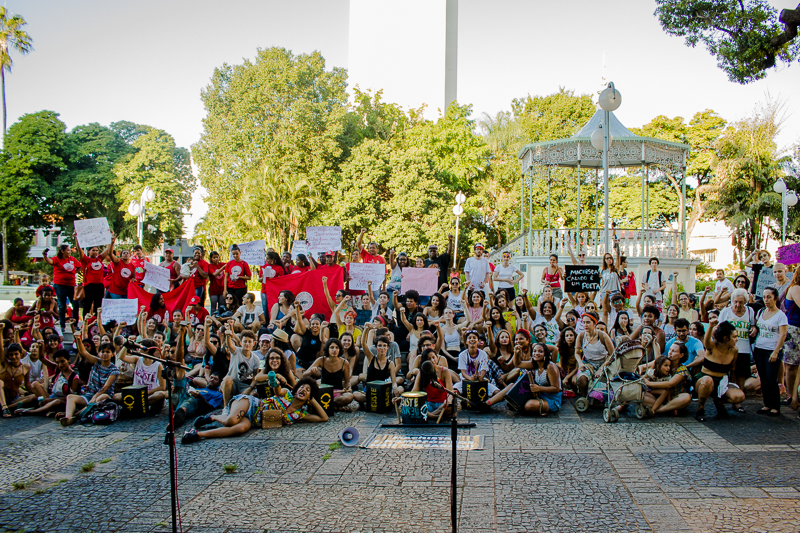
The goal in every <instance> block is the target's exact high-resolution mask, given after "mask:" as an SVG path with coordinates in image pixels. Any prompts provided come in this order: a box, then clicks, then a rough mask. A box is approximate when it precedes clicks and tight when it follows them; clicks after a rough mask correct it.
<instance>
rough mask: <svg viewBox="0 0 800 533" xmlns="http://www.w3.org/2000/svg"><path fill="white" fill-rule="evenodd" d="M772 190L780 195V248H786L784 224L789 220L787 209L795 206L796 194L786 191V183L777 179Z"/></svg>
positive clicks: (781, 179)
mask: <svg viewBox="0 0 800 533" xmlns="http://www.w3.org/2000/svg"><path fill="white" fill-rule="evenodd" d="M772 190H773V191H775V192H776V193H778V194H780V195H781V210H782V212H783V228H782V229H783V231H782V232H781V246H786V223H787V222H788V219H789V208H790V207H794V206H795V205H797V193H796V192H794V191H790V190H787V187H786V182H785V181H783V178H780V179H778V181H776V182H775V183H774V184H773V185H772Z"/></svg>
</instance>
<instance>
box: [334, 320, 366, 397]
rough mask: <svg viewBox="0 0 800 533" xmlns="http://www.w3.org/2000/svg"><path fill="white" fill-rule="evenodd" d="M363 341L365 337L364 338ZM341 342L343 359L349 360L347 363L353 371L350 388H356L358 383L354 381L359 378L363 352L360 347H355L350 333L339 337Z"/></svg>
mask: <svg viewBox="0 0 800 533" xmlns="http://www.w3.org/2000/svg"><path fill="white" fill-rule="evenodd" d="M362 339H363V336H362ZM339 341H340V342H341V343H342V355H341V356H342V357H344V358H345V359H347V362H348V363H349V364H350V369H351V371H352V375H351V376H350V386H351V387H352V388H355V386H356V384H357V381H356V383H355V384H354V383H353V379H354V378H357V377H358V376H357V372H358V366H356V365H358V363H359V361H360V360H361V350H360V348H359V347H358V346H356V345H355V343H354V341H353V335H351V334H350V333H347V332H345V333H342V335H341V336H340V337H339Z"/></svg>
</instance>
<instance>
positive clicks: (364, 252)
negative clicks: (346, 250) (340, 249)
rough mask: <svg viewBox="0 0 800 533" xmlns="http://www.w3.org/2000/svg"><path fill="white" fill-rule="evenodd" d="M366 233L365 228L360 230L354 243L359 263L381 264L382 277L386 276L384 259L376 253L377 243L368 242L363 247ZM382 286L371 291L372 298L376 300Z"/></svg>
mask: <svg viewBox="0 0 800 533" xmlns="http://www.w3.org/2000/svg"><path fill="white" fill-rule="evenodd" d="M366 233H367V229H366V228H362V229H361V233H359V235H358V241H357V242H356V248H357V249H358V251H359V253H360V254H361V262H362V263H373V264H381V265H383V269H384V275H385V274H386V259H384V258H383V256H382V255H380V254H379V251H378V243H377V242H375V241H372V242H370V243H369V244H368V245H367V246H366V248H365V247H364V244H363V242H364V235H365V234H366ZM382 285H383V284H381V285H379V286H378V287H376V288H374V289H372V296H373V297H374V298H375V299H376V300H377V299H378V295H379V294H380V292H381V288H382Z"/></svg>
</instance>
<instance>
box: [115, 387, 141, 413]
mask: <svg viewBox="0 0 800 533" xmlns="http://www.w3.org/2000/svg"><path fill="white" fill-rule="evenodd" d="M120 392H121V394H122V413H120V414H121V415H122V418H141V417H143V416H144V415H146V414H147V387H145V386H142V385H140V386H138V387H133V386H131V387H123V388H122V390H121V391H120Z"/></svg>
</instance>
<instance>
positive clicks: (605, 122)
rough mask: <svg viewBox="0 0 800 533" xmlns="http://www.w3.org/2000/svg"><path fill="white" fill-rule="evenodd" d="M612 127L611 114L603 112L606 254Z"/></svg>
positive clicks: (606, 247)
mask: <svg viewBox="0 0 800 533" xmlns="http://www.w3.org/2000/svg"><path fill="white" fill-rule="evenodd" d="M610 127H611V124H609V112H608V111H603V195H604V202H605V206H604V213H605V218H604V220H603V242H604V244H605V253H611V252H609V246H608V244H609V240H608V129H609V128H610Z"/></svg>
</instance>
